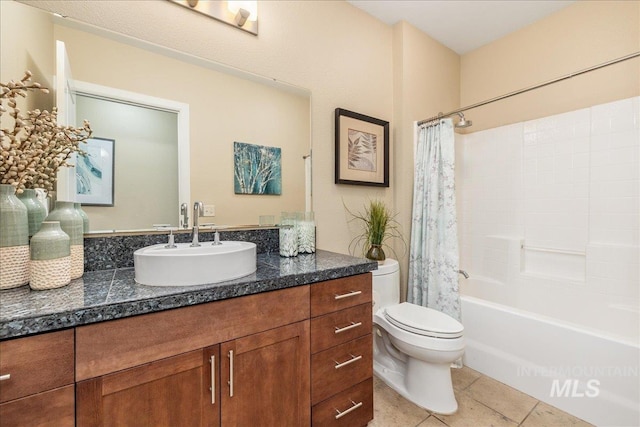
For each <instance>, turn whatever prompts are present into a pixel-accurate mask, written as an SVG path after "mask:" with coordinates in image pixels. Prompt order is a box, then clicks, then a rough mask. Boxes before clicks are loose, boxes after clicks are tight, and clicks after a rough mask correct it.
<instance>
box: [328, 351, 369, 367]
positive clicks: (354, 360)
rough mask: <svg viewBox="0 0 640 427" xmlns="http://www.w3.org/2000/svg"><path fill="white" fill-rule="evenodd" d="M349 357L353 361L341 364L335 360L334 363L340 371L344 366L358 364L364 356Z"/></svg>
mask: <svg viewBox="0 0 640 427" xmlns="http://www.w3.org/2000/svg"><path fill="white" fill-rule="evenodd" d="M349 356H351V359H349V360H347V361H346V362H342V363H339V362H336V361H335V360H334V362H335V363H336V369H340V368H342V367H343V366H347V365H350V364H352V363H353V362H357V361H358V360H360V359H362V356H354V355H353V354H350V355H349Z"/></svg>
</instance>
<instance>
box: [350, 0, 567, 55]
mask: <svg viewBox="0 0 640 427" xmlns="http://www.w3.org/2000/svg"><path fill="white" fill-rule="evenodd" d="M347 1H348V2H349V3H351V4H352V5H354V6H356V7H358V8H360V9H362V10H364V11H365V12H368V13H369V14H371V15H373V16H375V17H376V18H378V19H379V20H381V21H382V22H384V23H387V24H389V25H393V24H395V23H396V22H399V21H402V20H404V21H407V22H409V23H410V24H412V25H413V26H415V27H416V28H419V29H420V30H422V31H424V32H425V33H427V34H428V35H429V36H431V37H433V38H434V39H436V40H438V41H439V42H440V43H442V44H444V45H445V46H447V47H449V48H450V49H451V50H453V51H455V52H456V53H458V54H460V55H462V54H464V53H467V52H470V51H472V50H474V49H476V48H478V47H480V46H482V45H485V44H487V43H490V42H492V41H494V40H497V39H499V38H500V37H503V36H505V35H507V34H509V33H511V32H513V31H516V30H518V29H520V28H523V27H525V26H527V25H529V24H531V23H533V22H535V21H537V20H539V19H541V18H543V17H545V16H547V15H551V14H552V13H554V12H556V11H558V10H560V9H562V8H563V7H566V6H568V5H570V4H571V3H573V2H574V1H575V0H572V1H559V0H537V1H532V0H491V1H487V0H476V1H469V0H444V1H443V0H347Z"/></svg>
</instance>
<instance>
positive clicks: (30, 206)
mask: <svg viewBox="0 0 640 427" xmlns="http://www.w3.org/2000/svg"><path fill="white" fill-rule="evenodd" d="M18 199H20V201H21V202H22V203H23V204H24V205H25V206H26V207H27V219H28V221H29V237H31V236H33V235H34V234H36V233H37V232H38V230H40V224H42V221H44V219H45V218H46V217H47V208H46V206H45V205H43V204H42V202H40V200H39V199H38V194H37V193H36V190H33V189H31V188H27V189H25V190H23V191H22V193H20V194H18Z"/></svg>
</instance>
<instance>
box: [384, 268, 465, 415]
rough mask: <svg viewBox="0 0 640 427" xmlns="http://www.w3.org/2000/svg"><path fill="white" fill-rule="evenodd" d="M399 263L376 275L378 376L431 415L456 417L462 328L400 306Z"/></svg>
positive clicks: (444, 318) (420, 309) (442, 317)
mask: <svg viewBox="0 0 640 427" xmlns="http://www.w3.org/2000/svg"><path fill="white" fill-rule="evenodd" d="M399 296H400V275H399V266H398V262H397V261H396V260H392V259H387V260H386V261H385V263H384V264H383V265H381V266H379V268H378V270H375V271H373V299H374V309H373V313H374V314H373V329H374V349H373V355H374V356H373V357H374V364H373V365H374V372H375V373H376V376H377V377H378V378H380V379H381V380H383V381H384V382H385V383H386V384H388V385H389V386H390V387H391V388H393V389H394V390H396V391H397V392H398V393H400V395H402V396H403V397H405V398H406V399H408V400H410V401H412V402H413V403H415V404H416V405H418V406H421V407H423V408H425V409H428V410H429V411H432V412H436V413H439V414H452V413H454V412H456V411H457V409H458V403H457V402H456V399H455V396H454V393H453V384H452V383H451V368H450V366H451V363H452V362H454V361H455V360H457V359H459V358H460V357H462V355H463V353H464V345H465V343H464V337H463V335H462V332H463V330H464V328H463V326H462V324H461V323H460V322H458V321H457V320H455V319H453V318H452V317H450V316H448V315H446V314H444V313H441V312H439V311H437V310H434V309H431V308H426V307H421V306H418V305H415V304H411V303H407V302H405V303H399V299H400V298H399Z"/></svg>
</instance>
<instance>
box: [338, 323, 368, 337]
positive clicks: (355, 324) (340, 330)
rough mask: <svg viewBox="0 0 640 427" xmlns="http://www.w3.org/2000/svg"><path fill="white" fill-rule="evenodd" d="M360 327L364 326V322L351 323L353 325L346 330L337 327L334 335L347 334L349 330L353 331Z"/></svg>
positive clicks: (345, 328)
mask: <svg viewBox="0 0 640 427" xmlns="http://www.w3.org/2000/svg"><path fill="white" fill-rule="evenodd" d="M358 326H362V322H358V323H356V322H351V324H350V325H349V326H345V327H344V328H338V327H337V326H336V330H335V331H334V333H336V334H339V333H340V332H345V331H348V330H349V329H353V328H357V327H358Z"/></svg>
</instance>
